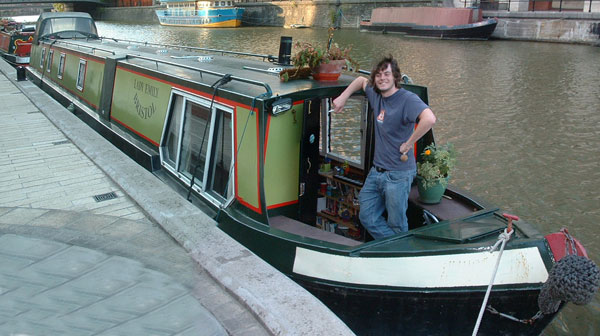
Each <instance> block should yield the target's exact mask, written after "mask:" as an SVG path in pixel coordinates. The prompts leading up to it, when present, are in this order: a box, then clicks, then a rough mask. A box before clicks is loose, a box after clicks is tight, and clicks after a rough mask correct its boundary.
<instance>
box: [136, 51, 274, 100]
mask: <svg viewBox="0 0 600 336" xmlns="http://www.w3.org/2000/svg"><path fill="white" fill-rule="evenodd" d="M125 57H126V59H127V60H129V59H141V60H145V61H149V62H155V63H156V67H157V69H158V63H160V64H165V65H170V66H174V67H178V68H183V69H187V70H192V71H197V72H199V73H200V76H202V74H208V75H212V76H216V77H219V78H223V77H225V76H226V75H227V74H223V73H219V72H216V71H210V70H205V69H200V68H197V67H193V66H189V65H185V64H180V63H175V62H169V61H165V60H162V59H158V58H154V57H146V56H140V55H129V54H128V55H126V56H125ZM228 78H229V79H231V80H234V81H238V82H242V83H246V84H250V85H256V86H262V87H263V88H265V90H266V96H267V97H270V96H272V95H273V90H271V87H270V86H269V84H267V83H264V82H259V81H255V80H252V79H247V78H243V77H237V76H229V77H228Z"/></svg>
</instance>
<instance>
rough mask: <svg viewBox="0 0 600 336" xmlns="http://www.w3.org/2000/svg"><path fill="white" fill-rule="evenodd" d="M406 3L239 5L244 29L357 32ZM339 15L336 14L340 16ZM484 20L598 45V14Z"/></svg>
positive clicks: (139, 16)
mask: <svg viewBox="0 0 600 336" xmlns="http://www.w3.org/2000/svg"><path fill="white" fill-rule="evenodd" d="M407 4H408V2H406V1H387V2H386V1H384V2H380V1H379V2H372V1H352V0H341V1H318V2H316V1H278V2H257V3H240V6H241V7H244V8H245V9H246V10H245V11H244V17H243V19H242V21H243V24H244V25H245V26H275V27H290V26H291V25H294V24H301V25H306V26H309V27H329V26H331V25H333V24H335V23H337V24H338V25H339V26H340V27H341V28H352V29H355V28H358V27H359V23H360V20H361V19H364V18H368V17H369V16H370V13H371V10H372V9H374V8H377V7H384V6H389V7H401V6H406V5H407ZM429 4H430V2H429V1H416V3H415V2H414V1H411V2H410V6H418V5H422V6H427V5H429ZM156 8H160V6H153V7H109V8H98V9H96V11H95V12H94V13H92V15H93V16H94V18H95V19H96V20H103V21H117V22H123V21H124V18H127V19H126V21H127V22H132V23H155V24H158V19H157V18H156V14H155V13H154V11H155V9H156ZM337 13H341V15H339V16H337V22H336V14H337ZM483 16H484V17H496V18H498V26H497V27H496V30H495V31H494V33H493V34H492V37H493V38H495V39H506V40H524V41H540V42H561V43H580V44H590V45H600V12H591V13H588V12H569V11H563V12H549V11H543V12H516V11H507V10H503V11H484V12H483Z"/></svg>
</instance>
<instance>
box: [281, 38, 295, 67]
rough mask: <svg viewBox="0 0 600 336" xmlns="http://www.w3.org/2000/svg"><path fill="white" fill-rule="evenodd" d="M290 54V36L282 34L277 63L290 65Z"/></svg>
mask: <svg viewBox="0 0 600 336" xmlns="http://www.w3.org/2000/svg"><path fill="white" fill-rule="evenodd" d="M291 56H292V37H291V36H282V37H281V41H280V42H279V58H278V59H277V63H278V64H281V65H290V57H291Z"/></svg>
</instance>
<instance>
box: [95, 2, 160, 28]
mask: <svg viewBox="0 0 600 336" xmlns="http://www.w3.org/2000/svg"><path fill="white" fill-rule="evenodd" d="M157 8H161V7H160V6H152V7H98V8H96V9H95V10H94V11H93V12H92V13H90V14H91V15H92V17H93V18H94V20H103V21H121V22H123V21H127V22H130V23H155V24H159V22H158V18H157V17H156V13H154V10H155V9H157Z"/></svg>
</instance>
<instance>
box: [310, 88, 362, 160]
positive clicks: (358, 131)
mask: <svg viewBox="0 0 600 336" xmlns="http://www.w3.org/2000/svg"><path fill="white" fill-rule="evenodd" d="M331 101H332V99H331V98H328V99H324V100H323V104H324V106H322V107H321V111H325V115H324V116H323V118H322V120H323V121H324V125H323V127H322V128H321V129H322V132H323V133H322V136H321V148H320V151H321V155H323V156H328V157H331V158H335V159H337V160H340V161H348V162H349V163H350V164H354V165H356V166H359V167H361V166H362V158H363V157H364V153H365V148H364V147H365V145H364V143H365V141H364V135H365V125H366V123H365V118H366V112H367V101H366V98H365V97H364V96H353V97H351V98H349V99H348V101H347V102H346V105H345V107H344V110H343V111H342V112H340V113H334V112H333V110H332V103H331Z"/></svg>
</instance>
